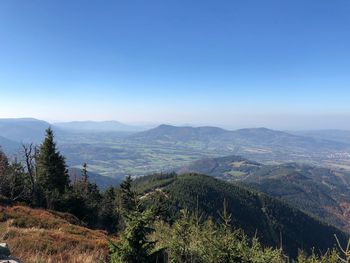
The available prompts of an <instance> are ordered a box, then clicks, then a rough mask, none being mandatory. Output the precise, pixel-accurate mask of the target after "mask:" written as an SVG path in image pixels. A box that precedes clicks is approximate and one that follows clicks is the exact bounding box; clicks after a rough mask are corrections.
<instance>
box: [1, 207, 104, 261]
mask: <svg viewBox="0 0 350 263" xmlns="http://www.w3.org/2000/svg"><path fill="white" fill-rule="evenodd" d="M78 223H79V222H78V220H77V219H76V218H75V217H73V216H72V215H69V214H64V213H57V212H50V211H45V210H41V209H31V208H29V207H25V206H12V207H4V206H0V242H6V243H8V244H9V246H10V249H11V252H12V255H13V256H15V257H18V258H20V259H21V260H23V261H24V262H26V263H31V262H33V263H34V262H35V263H40V262H45V263H49V262H52V263H53V262H55V263H60V262H66V263H78V262H80V263H90V262H94V263H95V262H105V261H106V259H107V255H108V249H107V243H108V237H107V234H106V233H105V232H103V231H98V230H91V229H88V228H85V227H83V226H79V225H78Z"/></svg>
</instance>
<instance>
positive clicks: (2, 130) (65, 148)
mask: <svg viewBox="0 0 350 263" xmlns="http://www.w3.org/2000/svg"><path fill="white" fill-rule="evenodd" d="M49 126H51V127H52V128H53V130H54V131H55V135H56V140H57V142H58V146H59V148H60V150H61V151H62V153H63V154H64V155H65V156H66V157H67V163H68V164H69V165H70V166H80V165H81V164H82V163H83V162H87V163H88V164H89V166H90V168H91V171H92V172H96V173H98V174H101V175H108V176H112V177H113V176H114V177H115V176H117V177H124V176H125V175H126V174H132V175H135V176H138V175H145V174H149V173H153V172H158V171H168V170H172V169H176V168H177V167H180V166H183V165H185V164H189V163H190V162H192V161H195V160H199V159H201V158H203V157H220V156H228V155H240V156H243V157H245V158H247V159H249V160H254V161H258V162H261V163H265V164H278V163H283V162H303V163H309V164H313V165H320V166H327V167H333V168H336V169H345V170H350V144H348V143H346V140H345V139H343V140H340V139H334V140H331V139H332V138H333V137H330V136H329V137H328V136H326V135H324V136H323V137H322V138H320V137H316V136H315V135H312V136H311V135H310V136H306V135H302V134H301V135H297V134H290V133H288V132H282V131H276V130H270V129H266V128H252V129H240V130H234V131H230V130H225V129H222V128H218V127H190V126H184V127H177V126H171V125H160V126H158V127H156V128H153V129H149V130H146V131H141V132H136V130H133V131H130V129H134V128H135V127H134V126H128V125H124V124H121V123H119V122H115V121H107V122H90V121H87V122H70V123H55V124H50V123H47V122H44V121H40V120H35V119H0V136H1V137H2V139H1V140H2V146H3V148H4V150H5V151H8V152H11V151H12V152H14V151H16V146H15V144H20V143H22V142H25V143H27V142H34V143H37V144H39V143H40V142H41V141H42V139H43V137H44V133H45V129H46V128H47V127H49ZM126 130H129V132H128V131H126ZM8 140H10V141H8Z"/></svg>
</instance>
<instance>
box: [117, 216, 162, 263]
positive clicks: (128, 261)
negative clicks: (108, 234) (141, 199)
mask: <svg viewBox="0 0 350 263" xmlns="http://www.w3.org/2000/svg"><path fill="white" fill-rule="evenodd" d="M152 219H153V214H152V212H151V210H146V211H143V212H139V211H133V212H130V213H129V214H128V215H125V217H124V221H125V229H124V231H123V232H122V234H121V236H120V240H119V241H118V243H116V244H114V243H110V251H111V263H151V262H152V263H153V262H156V261H155V257H156V255H155V253H153V248H154V242H152V241H150V240H149V239H148V235H149V234H150V233H151V232H152V231H153V229H152V228H150V226H149V225H150V223H151V221H152Z"/></svg>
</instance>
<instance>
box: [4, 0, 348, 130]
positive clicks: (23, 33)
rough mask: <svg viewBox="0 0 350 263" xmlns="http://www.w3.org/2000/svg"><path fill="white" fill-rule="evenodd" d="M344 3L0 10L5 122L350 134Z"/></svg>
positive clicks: (111, 4)
mask: <svg viewBox="0 0 350 263" xmlns="http://www.w3.org/2000/svg"><path fill="white" fill-rule="evenodd" d="M349 12H350V2H348V1H333V2H329V1H323V0H322V1H320V0H311V1H306V2H305V1H301V0H294V1H283V2H281V1H272V0H268V1H263V2H262V1H253V3H252V2H249V3H248V2H246V1H234V2H233V1H222V2H220V3H218V2H212V1H191V2H188V1H176V2H172V3H170V2H167V3H165V2H163V1H147V2H140V3H137V4H133V3H130V2H120V1H103V2H99V3H97V2H85V1H84V2H83V4H82V2H80V1H60V2H55V1H45V2H44V1H13V0H11V1H9V0H5V1H1V2H0V36H1V41H0V57H1V62H0V92H1V93H0V118H6V117H10V118H11V117H21V116H29V117H33V118H37V119H43V120H48V121H50V122H51V121H72V120H96V121H99V120H117V121H120V122H123V123H139V122H143V123H156V124H160V123H169V124H175V125H183V124H191V125H197V126H198V125H212V126H220V127H224V128H231V129H233V128H246V127H267V128H272V129H279V130H291V129H292V130H310V129H311V130H314V129H347V130H349V129H350V104H349V98H350V74H349V68H350V49H349V46H350V16H349V15H348V14H349Z"/></svg>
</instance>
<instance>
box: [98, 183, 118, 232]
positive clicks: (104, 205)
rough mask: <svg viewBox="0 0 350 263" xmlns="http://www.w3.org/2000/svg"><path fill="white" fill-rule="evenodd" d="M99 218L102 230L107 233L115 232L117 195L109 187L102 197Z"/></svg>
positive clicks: (116, 224)
mask: <svg viewBox="0 0 350 263" xmlns="http://www.w3.org/2000/svg"><path fill="white" fill-rule="evenodd" d="M99 217H100V223H101V227H102V228H104V229H106V230H107V231H108V232H115V231H116V230H117V226H118V221H119V215H118V212H117V195H116V191H115V189H114V188H113V187H109V188H108V189H107V190H106V191H105V192H104V194H103V196H102V202H101V206H100V214H99Z"/></svg>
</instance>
